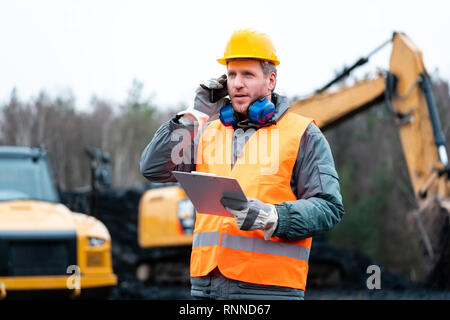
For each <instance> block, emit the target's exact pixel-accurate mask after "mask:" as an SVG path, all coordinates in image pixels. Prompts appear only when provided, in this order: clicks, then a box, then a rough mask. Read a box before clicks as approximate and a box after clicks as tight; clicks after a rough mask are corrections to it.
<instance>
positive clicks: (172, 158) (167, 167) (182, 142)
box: [140, 116, 195, 182]
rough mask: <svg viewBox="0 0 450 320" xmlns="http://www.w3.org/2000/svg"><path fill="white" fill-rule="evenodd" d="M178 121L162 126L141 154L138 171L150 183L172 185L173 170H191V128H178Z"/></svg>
mask: <svg viewBox="0 0 450 320" xmlns="http://www.w3.org/2000/svg"><path fill="white" fill-rule="evenodd" d="M179 118H180V117H179V116H174V117H173V118H172V119H170V120H169V121H167V122H165V123H163V124H162V125H161V127H160V128H159V129H158V130H157V131H156V133H155V135H154V136H153V139H152V140H151V141H150V143H149V144H148V145H147V147H145V149H144V151H143V152H142V155H141V161H140V170H141V173H142V175H143V176H144V177H145V178H147V179H148V180H150V181H152V182H176V181H177V180H176V179H175V177H174V176H173V175H172V171H173V170H177V171H184V172H190V171H192V170H195V164H194V161H193V159H194V143H192V141H193V139H194V125H184V124H181V123H179V122H178V119H179Z"/></svg>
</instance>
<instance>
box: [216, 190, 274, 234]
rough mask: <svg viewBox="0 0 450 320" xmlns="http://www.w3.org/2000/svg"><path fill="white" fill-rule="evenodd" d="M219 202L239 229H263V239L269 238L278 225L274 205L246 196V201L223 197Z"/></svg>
mask: <svg viewBox="0 0 450 320" xmlns="http://www.w3.org/2000/svg"><path fill="white" fill-rule="evenodd" d="M220 202H221V203H222V205H223V206H224V207H225V209H227V210H228V211H229V212H231V213H232V214H233V215H234V217H235V219H236V222H237V225H238V227H239V229H240V230H244V231H249V230H264V239H266V240H269V239H270V238H271V237H272V235H273V233H274V232H275V229H276V228H277V225H278V213H277V210H276V209H275V206H274V205H272V204H267V203H263V202H261V201H259V200H258V199H253V198H248V199H247V201H241V200H236V199H230V198H226V197H223V198H222V199H221V200H220Z"/></svg>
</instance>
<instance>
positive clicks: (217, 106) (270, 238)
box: [140, 29, 344, 300]
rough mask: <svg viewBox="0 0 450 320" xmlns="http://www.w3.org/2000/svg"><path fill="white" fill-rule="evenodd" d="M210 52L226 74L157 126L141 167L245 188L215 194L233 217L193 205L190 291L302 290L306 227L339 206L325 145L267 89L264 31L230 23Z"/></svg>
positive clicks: (338, 211)
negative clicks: (223, 41) (222, 179)
mask: <svg viewBox="0 0 450 320" xmlns="http://www.w3.org/2000/svg"><path fill="white" fill-rule="evenodd" d="M218 62H219V63H221V64H223V65H225V66H226V67H227V75H226V76H225V75H224V76H222V77H220V78H218V79H212V80H210V81H208V82H206V83H204V84H202V85H200V87H199V88H198V89H197V91H196V96H195V99H194V105H193V107H192V108H188V109H187V110H185V111H183V112H180V113H179V114H177V115H176V116H174V117H173V118H172V119H171V120H169V121H168V122H166V123H164V124H163V125H162V126H161V128H159V129H158V131H157V132H156V133H155V135H154V137H153V139H152V141H151V142H150V143H149V145H148V146H147V147H146V148H145V150H144V152H143V154H142V158H141V163H140V166H141V172H142V174H143V175H144V176H145V177H146V178H147V179H149V180H151V181H156V182H169V181H176V179H175V178H174V177H173V175H172V173H171V172H172V171H173V170H178V171H186V172H190V171H193V170H196V171H201V172H207V173H215V174H217V175H220V176H229V177H234V178H236V179H237V180H238V182H239V184H240V185H241V187H242V189H243V191H244V193H245V194H246V196H247V199H248V200H247V201H246V202H242V201H235V200H233V199H228V198H225V197H224V198H222V200H221V202H222V204H223V206H224V207H225V208H226V209H227V210H228V211H229V212H231V213H232V214H233V215H234V218H230V217H222V216H215V215H208V214H201V213H197V215H196V224H195V230H194V241H193V247H192V256H191V284H192V287H191V294H192V296H194V297H197V298H206V299H299V300H300V299H303V298H304V291H305V287H306V278H307V273H308V257H309V250H310V248H311V237H312V236H314V235H318V234H322V233H324V232H326V231H328V230H330V229H331V228H332V227H333V226H334V225H335V224H336V223H338V222H339V221H340V220H341V218H342V216H343V215H344V207H343V205H342V197H341V194H340V188H339V182H338V175H337V173H336V170H335V167H334V161H333V157H332V154H331V150H330V147H329V145H328V143H327V141H326V139H325V137H324V136H323V134H322V133H321V131H320V130H319V128H318V127H317V126H316V125H315V123H314V121H313V120H312V119H308V118H305V117H302V116H300V115H297V114H294V113H291V112H289V110H288V109H289V104H288V100H287V98H286V97H283V96H280V95H278V94H276V93H274V89H275V85H276V80H277V72H276V71H277V70H276V66H277V65H278V64H279V61H278V59H277V56H276V52H275V48H274V46H273V43H272V41H271V40H270V38H269V37H268V36H267V35H265V34H262V33H259V32H257V31H253V30H249V29H246V30H238V31H235V32H234V33H233V35H232V36H231V38H230V40H229V42H228V44H227V46H226V49H225V53H224V57H223V58H221V59H218ZM227 95H228V96H229V99H228V98H226V96H227ZM218 117H219V119H217V118H218ZM180 132H189V134H187V135H186V134H183V133H181V134H180ZM186 137H188V139H187V138H186ZM194 138H195V139H194ZM180 141H181V147H180ZM174 150H176V151H175V152H174Z"/></svg>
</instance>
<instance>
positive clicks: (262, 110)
mask: <svg viewBox="0 0 450 320" xmlns="http://www.w3.org/2000/svg"><path fill="white" fill-rule="evenodd" d="M274 112H275V105H274V104H273V103H272V102H271V101H269V100H267V99H265V98H264V97H263V98H259V99H258V100H256V101H255V102H253V103H252V105H251V106H250V107H249V108H248V118H249V120H250V121H251V122H254V123H259V124H264V123H266V122H267V121H269V120H270V118H272V116H273V114H274Z"/></svg>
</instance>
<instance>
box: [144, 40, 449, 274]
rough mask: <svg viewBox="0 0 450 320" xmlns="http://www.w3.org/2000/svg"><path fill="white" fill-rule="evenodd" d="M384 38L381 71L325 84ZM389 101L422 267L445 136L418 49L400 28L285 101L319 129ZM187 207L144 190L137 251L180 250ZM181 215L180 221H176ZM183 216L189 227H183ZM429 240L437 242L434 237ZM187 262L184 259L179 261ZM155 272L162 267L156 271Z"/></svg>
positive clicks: (445, 184)
mask: <svg viewBox="0 0 450 320" xmlns="http://www.w3.org/2000/svg"><path fill="white" fill-rule="evenodd" d="M390 43H392V53H391V59H390V68H389V71H386V72H384V73H383V72H379V73H378V75H377V76H375V77H373V78H371V79H365V80H362V81H356V82H355V83H354V84H353V85H351V86H348V87H340V88H338V89H336V88H335V87H336V86H333V85H334V84H335V83H337V82H339V81H340V80H342V79H343V78H345V77H346V76H348V75H349V74H350V72H352V71H353V70H354V69H356V68H357V67H359V66H361V65H363V64H365V63H366V62H368V61H369V58H370V56H371V55H373V54H374V53H376V52H377V51H379V50H380V49H381V48H382V47H384V46H385V45H387V44H390ZM383 101H384V102H387V103H388V104H389V105H390V108H391V110H392V113H393V115H394V117H395V121H396V123H397V125H398V130H399V135H400V139H401V142H402V146H403V152H404V154H405V158H406V163H407V165H408V171H409V176H410V179H411V181H412V185H413V188H414V195H415V199H416V202H417V210H415V211H414V212H413V215H414V217H415V218H416V220H417V226H418V228H419V231H420V235H421V239H422V242H423V244H424V246H425V248H426V252H427V259H428V262H429V265H430V266H429V270H432V269H433V267H434V265H435V264H436V263H437V261H438V260H439V259H440V255H441V254H443V250H442V248H440V247H438V243H433V240H432V238H431V237H430V233H431V232H432V230H431V229H427V226H429V225H431V224H430V223H424V219H427V218H429V217H430V216H431V215H429V214H428V212H429V211H432V210H437V211H440V214H443V213H442V212H445V213H446V214H448V213H449V212H450V181H449V172H450V169H449V165H448V155H447V150H446V146H445V137H444V135H443V133H442V130H441V125H440V120H439V115H438V113H437V108H436V103H435V100H434V97H433V93H432V88H431V81H430V77H429V75H428V73H427V71H426V69H425V66H424V63H423V59H422V53H421V51H420V50H419V48H418V47H417V46H416V45H415V44H414V43H413V42H412V41H411V39H410V38H409V37H408V36H406V35H405V34H404V33H398V32H395V33H394V34H393V36H392V38H391V39H389V40H388V41H386V42H385V43H383V44H382V45H380V46H379V47H377V48H376V49H375V50H374V51H372V52H371V53H370V54H369V55H368V56H366V57H363V58H360V59H359V60H358V61H357V62H356V63H355V64H354V65H352V66H351V67H348V68H345V70H344V71H343V72H342V73H341V74H340V75H338V76H337V77H336V78H335V79H333V80H332V81H330V82H329V83H328V84H327V85H325V86H324V87H323V88H321V89H319V90H317V91H316V92H315V93H314V94H312V95H310V96H309V97H306V98H303V99H297V100H295V101H293V102H292V103H291V111H293V112H296V113H298V114H301V115H303V116H306V117H310V118H314V119H315V120H316V123H317V125H318V126H319V127H320V128H321V130H322V131H324V130H327V129H328V128H330V127H332V126H333V125H336V124H337V123H338V122H341V121H344V120H345V119H348V118H350V117H352V116H353V115H355V114H356V113H359V112H361V111H364V110H366V109H368V108H369V107H371V106H374V105H376V104H379V103H381V102H383ZM193 210H194V209H193V207H192V204H189V200H187V197H186V195H185V194H184V192H183V190H182V189H181V188H180V187H178V186H170V187H168V188H160V189H151V190H148V191H147V192H146V193H145V194H144V196H143V197H142V199H141V203H140V207H139V220H138V224H139V226H138V231H139V232H138V237H139V245H140V246H141V247H142V248H145V249H158V250H163V249H164V248H165V247H167V248H172V249H173V248H174V247H178V248H179V249H181V248H185V249H186V250H188V248H189V247H190V245H191V243H192V229H191V227H190V226H191V225H192V224H193V221H194V219H195V215H194V214H193V212H194V211H193ZM183 219H188V220H183ZM183 221H188V224H189V228H188V229H186V228H185V227H183V223H184V222H183ZM436 241H437V240H436ZM184 261H185V262H186V263H187V264H188V263H189V261H188V260H187V259H185V260H184ZM159 269H160V271H161V272H162V271H163V268H159ZM160 271H159V270H157V269H155V268H153V269H152V268H151V264H148V263H143V264H140V266H139V268H138V269H137V274H138V279H140V280H147V279H149V278H150V275H152V276H153V277H158V276H159V272H160Z"/></svg>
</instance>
